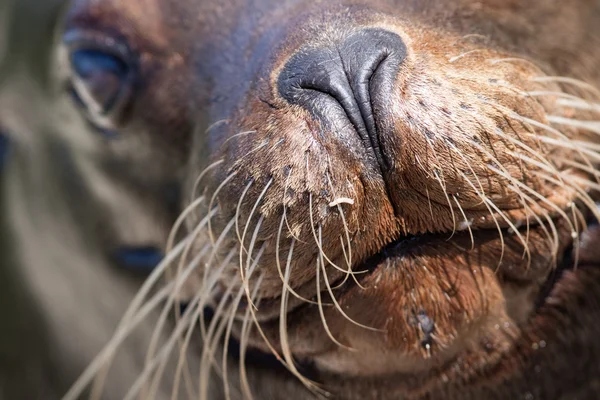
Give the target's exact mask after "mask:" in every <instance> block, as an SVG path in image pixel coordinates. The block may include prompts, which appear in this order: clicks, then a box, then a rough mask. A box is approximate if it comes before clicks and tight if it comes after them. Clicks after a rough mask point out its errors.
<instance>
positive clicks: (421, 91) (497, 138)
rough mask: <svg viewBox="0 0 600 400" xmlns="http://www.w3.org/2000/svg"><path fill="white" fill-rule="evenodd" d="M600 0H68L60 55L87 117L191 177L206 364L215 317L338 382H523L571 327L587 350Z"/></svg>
mask: <svg viewBox="0 0 600 400" xmlns="http://www.w3.org/2000/svg"><path fill="white" fill-rule="evenodd" d="M599 16H600V9H599V7H598V5H597V4H596V3H595V2H593V1H586V0H580V1H578V4H577V5H573V4H563V3H562V2H558V1H549V2H544V3H543V4H530V3H528V2H525V1H497V0H486V1H479V2H472V1H460V0H454V1H450V2H448V1H435V0H432V1H401V0H372V1H366V0H364V1H337V2H333V3H332V2H329V1H305V0H297V1H280V0H278V1H275V0H256V1H243V0H231V1H227V2H225V3H222V2H211V1H200V0H182V1H178V2H174V1H168V0H127V1H124V0H76V1H74V2H73V3H72V4H71V5H70V6H69V7H68V9H67V12H66V16H65V22H64V26H63V31H62V34H61V39H60V40H61V45H60V48H61V51H60V55H59V57H58V59H59V65H60V66H61V67H62V68H61V69H60V73H59V76H61V77H63V78H64V79H63V80H61V81H60V82H61V85H62V87H65V88H67V91H69V92H70V93H71V94H72V96H73V98H74V99H75V102H74V103H75V104H74V106H73V107H72V108H73V109H76V108H79V113H80V114H81V115H82V117H83V119H85V120H86V121H87V123H88V126H89V129H88V130H87V131H86V132H78V133H77V134H78V135H81V134H84V133H85V134H93V133H92V131H96V133H99V134H100V135H97V136H95V139H94V140H97V141H102V143H103V146H104V147H103V150H102V151H103V152H105V153H109V154H110V157H112V158H113V159H122V160H127V165H128V168H129V170H128V171H127V174H128V175H131V176H133V177H134V179H143V181H144V182H149V184H151V183H152V182H157V181H161V182H162V181H174V182H177V183H178V185H180V187H181V188H182V193H183V195H184V201H183V202H182V209H184V211H183V213H182V214H181V217H180V218H179V219H178V220H177V222H176V224H175V229H174V231H173V234H172V235H171V237H170V240H169V243H168V248H169V249H171V250H172V252H171V254H173V257H175V256H177V257H179V263H176V264H177V265H178V267H173V266H171V268H170V269H169V270H168V271H169V275H170V277H171V280H170V281H169V282H170V284H171V285H172V288H173V293H175V294H176V297H177V299H178V301H181V302H185V303H186V304H187V305H188V308H187V310H186V311H185V313H184V316H183V317H182V318H181V319H180V320H178V321H179V322H178V323H177V324H176V326H177V327H181V326H188V325H190V322H189V321H194V320H195V317H194V316H195V315H196V316H197V314H195V313H196V312H197V313H200V312H201V310H203V309H204V308H205V307H209V308H211V309H212V310H213V312H214V316H213V318H212V320H211V323H210V324H209V326H207V327H205V330H204V333H205V334H206V336H205V346H204V350H202V351H201V353H202V359H203V360H204V361H205V362H203V368H205V369H207V368H210V367H211V360H212V358H213V355H212V354H211V352H214V348H215V347H216V344H217V343H218V339H219V338H220V337H221V336H224V337H225V339H224V340H225V341H226V342H227V343H228V342H230V341H231V340H233V339H231V340H230V337H233V338H234V339H235V340H238V341H239V342H241V349H242V355H241V359H242V361H241V365H242V366H243V365H244V357H245V356H244V354H245V351H246V349H248V348H251V349H255V350H259V351H262V352H265V353H270V354H274V355H275V356H276V357H277V358H278V359H279V360H280V361H281V363H282V365H284V366H285V368H287V369H288V370H289V371H290V372H291V374H292V375H294V376H295V378H297V380H298V382H299V384H304V385H305V386H307V387H309V388H310V389H311V390H313V391H314V392H319V393H323V392H331V393H334V394H338V395H340V396H341V397H344V398H351V397H353V396H358V397H361V398H362V396H371V397H375V398H377V397H382V396H383V397H386V396H388V397H389V396H392V397H396V396H404V397H405V396H415V397H418V396H428V395H429V396H432V395H434V394H435V393H438V395H439V393H446V394H447V395H448V396H450V397H449V398H461V396H464V397H465V398H466V397H468V395H469V393H471V394H473V393H481V392H477V390H483V391H485V390H489V388H495V387H502V388H504V389H503V390H504V392H502V393H505V394H506V393H511V394H514V393H523V391H524V390H525V389H526V388H533V389H531V390H533V391H534V392H535V393H538V394H539V393H546V391H547V390H549V389H548V388H549V387H550V386H549V385H552V377H555V376H557V375H556V374H557V373H558V374H560V371H563V372H564V371H565V370H567V369H569V368H571V366H570V365H571V364H570V361H568V360H570V359H569V352H570V351H571V350H572V348H571V347H569V346H571V344H572V343H574V342H575V343H579V344H580V345H581V346H584V347H586V348H587V349H588V350H589V354H592V355H593V354H595V355H598V352H599V351H600V350H599V347H598V345H597V344H595V343H594V344H591V343H592V341H591V340H587V339H585V338H586V337H589V338H591V337H592V336H593V335H591V334H589V333H588V332H598V329H599V327H598V326H597V324H596V326H586V322H584V321H588V320H589V319H586V318H588V317H589V318H592V317H593V315H594V314H593V313H594V311H593V309H594V306H597V305H598V304H600V303H599V302H598V290H597V289H598V285H599V283H598V282H599V281H598V278H599V276H600V275H598V272H597V271H595V270H594V269H592V268H586V267H590V266H594V265H595V264H597V261H598V258H597V257H595V256H594V252H593V251H591V250H592V249H591V248H590V245H589V243H591V242H593V238H594V237H595V233H594V228H590V229H588V227H587V225H586V224H587V222H588V221H591V220H595V219H596V218H597V216H598V211H597V210H596V206H595V200H594V191H595V189H596V188H597V187H598V186H597V175H598V172H597V166H598V160H599V157H598V153H597V151H598V144H597V141H598V139H597V136H596V135H597V132H598V127H597V123H595V122H594V118H597V113H598V110H599V109H598V105H597V103H596V102H597V101H598V96H599V93H598V91H597V90H596V89H594V87H593V85H597V84H598V83H600V82H599V78H600V76H599V75H598V72H597V62H598V60H599V59H600V54H599V50H598V49H599V48H600V47H599V46H598V45H599V44H600V32H599V31H598V29H597V24H595V23H594V21H597V18H598V17H599ZM585 82H587V83H585ZM102 135H103V136H102ZM67 140H74V139H72V138H68V139H67ZM178 235H179V236H178ZM176 238H181V240H182V241H181V242H180V243H181V244H180V245H179V246H175V245H173V244H174V243H175V239H176ZM165 265H166V264H165ZM575 267H577V269H575ZM163 268H166V266H163ZM567 270H568V271H567ZM565 271H566V272H565ZM561 274H562V276H561ZM596 314H597V312H596ZM582 315H583V316H587V317H585V318H584V317H581V316H582ZM186 318H187V319H186ZM186 321H187V322H186ZM182 324H183V325H182ZM185 324H187V325H185ZM584 332H585V333H584ZM206 343H208V344H210V346H208V345H206ZM540 347H542V348H544V350H543V351H538V352H536V351H537V350H539V349H540ZM546 347H548V348H551V351H552V354H553V356H548V353H549V352H550V350H549V349H546ZM207 349H208V350H207ZM539 353H542V355H539ZM590 357H591V356H590ZM540 360H542V361H540ZM550 360H557V361H552V362H551V361H550ZM562 360H565V361H562ZM536 363H541V364H539V365H542V367H543V368H546V369H545V370H543V371H542V372H541V373H540V375H539V376H540V377H538V378H531V374H530V373H529V372H528V371H529V368H532V366H533V365H537V364H536ZM550 364H552V365H550ZM594 368H596V369H597V367H594ZM242 370H243V371H242V374H241V376H242V378H241V383H240V385H241V387H242V391H244V393H245V394H246V395H248V394H249V393H250V392H251V388H252V386H253V383H252V382H250V383H248V381H247V379H248V378H247V377H246V376H245V372H244V368H242ZM307 371H310V373H308V372H307ZM557 371H558V372H557ZM580 372H583V370H581V371H580ZM266 373H267V372H265V374H266ZM532 374H533V373H532ZM585 374H587V375H585V376H587V377H591V376H592V375H590V374H591V372H589V371H586V372H585ZM309 375H310V376H309ZM542 376H543V378H542ZM205 378H206V377H205ZM205 380H206V379H205ZM578 382H580V381H578ZM206 385H207V383H206V381H204V383H203V384H201V387H204V388H206ZM573 385H577V384H575V383H574V384H573ZM572 389H573V388H572V387H569V388H566V387H565V390H572ZM499 393H500V392H499ZM527 393H529V392H527ZM473 396H476V395H475V394H473Z"/></svg>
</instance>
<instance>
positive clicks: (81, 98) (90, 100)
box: [63, 29, 138, 129]
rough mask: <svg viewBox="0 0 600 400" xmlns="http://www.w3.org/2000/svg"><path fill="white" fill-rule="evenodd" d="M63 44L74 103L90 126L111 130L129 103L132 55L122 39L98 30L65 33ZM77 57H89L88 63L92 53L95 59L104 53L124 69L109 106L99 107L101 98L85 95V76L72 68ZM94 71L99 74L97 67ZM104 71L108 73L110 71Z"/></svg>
mask: <svg viewBox="0 0 600 400" xmlns="http://www.w3.org/2000/svg"><path fill="white" fill-rule="evenodd" d="M63 43H64V45H65V47H66V49H67V54H68V65H69V68H70V69H71V74H70V76H71V87H72V88H73V89H72V90H73V93H74V94H75V95H76V96H77V98H76V99H75V100H76V102H77V103H79V104H80V105H81V104H82V103H83V104H82V105H83V107H82V108H83V109H85V111H86V114H87V115H86V117H87V118H88V120H90V122H92V124H93V125H96V126H97V127H99V128H101V129H113V128H114V124H115V122H116V121H115V120H117V119H120V118H121V117H122V111H123V109H124V108H125V106H127V105H128V104H129V103H130V101H131V100H132V95H133V92H134V87H135V84H136V81H137V75H138V65H137V57H135V56H134V54H133V52H132V51H131V50H130V49H129V47H128V46H127V43H126V42H125V41H124V40H121V39H117V38H114V37H112V36H110V35H107V34H105V33H102V32H98V31H87V30H80V29H72V30H69V31H67V32H66V33H65V34H64V35H63ZM81 54H87V55H88V56H89V55H92V56H91V57H88V58H89V60H91V61H92V62H93V61H94V60H93V58H94V57H93V55H94V54H96V55H97V56H98V55H102V54H104V55H106V56H107V58H110V57H114V59H115V60H114V61H115V62H116V63H121V64H122V65H123V66H124V68H123V71H124V72H125V73H124V75H123V76H122V77H119V78H120V79H121V81H120V83H119V84H120V88H118V90H117V91H116V92H115V98H114V101H111V102H110V104H102V101H101V100H102V99H97V98H94V96H93V95H90V94H93V92H92V93H90V92H89V90H88V89H89V87H86V82H85V80H82V78H83V79H84V78H85V76H84V75H82V74H81V73H80V72H81V71H78V70H77V67H76V66H74V65H73V63H74V62H75V59H76V57H77V56H78V55H81ZM98 59H99V58H98ZM89 60H88V61H89ZM92 67H93V65H92ZM98 70H99V71H100V72H102V69H101V68H99V69H98ZM107 71H108V72H111V71H110V69H107ZM100 77H101V75H100ZM100 83H101V82H100ZM99 100H100V101H99Z"/></svg>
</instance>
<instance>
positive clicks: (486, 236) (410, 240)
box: [232, 227, 573, 368]
mask: <svg viewBox="0 0 600 400" xmlns="http://www.w3.org/2000/svg"><path fill="white" fill-rule="evenodd" d="M535 228H536V227H530V229H535ZM520 229H523V230H524V229H526V228H524V227H522V228H520ZM502 232H503V234H504V235H509V234H510V233H509V229H507V228H504V229H502ZM497 239H498V231H497V230H493V229H481V230H478V231H477V232H475V242H476V244H477V245H482V246H484V245H485V244H486V243H487V242H493V241H494V240H497ZM562 239H563V240H562V241H561V244H562V246H563V247H562V248H561V249H562V251H561V255H562V254H563V253H564V254H565V256H564V257H560V256H559V260H560V259H561V258H562V261H561V262H560V263H559V264H558V266H557V267H556V269H555V270H551V271H550V272H548V271H546V275H544V283H543V284H542V285H541V286H540V289H539V294H538V297H537V302H536V303H535V306H536V307H535V308H534V313H536V312H537V310H538V309H539V308H540V307H541V306H543V305H544V304H545V303H546V301H547V300H548V299H549V298H552V293H553V292H554V290H555V288H556V287H557V286H560V283H561V280H562V276H563V274H564V272H566V271H570V270H572V269H573V268H572V265H571V261H572V259H571V258H570V257H569V254H570V251H571V248H572V243H571V242H572V239H571V237H570V235H564V236H563V237H562ZM566 241H569V243H566ZM440 243H446V245H448V246H454V247H456V248H457V252H460V251H468V248H469V246H470V245H471V239H470V235H469V233H468V232H466V231H463V232H456V233H455V234H454V235H452V237H451V238H450V234H449V233H437V234H423V235H410V236H405V237H402V238H401V239H399V240H396V241H393V242H392V243H390V244H388V245H386V246H385V247H384V248H383V249H382V250H381V251H379V252H378V253H376V254H374V255H372V256H370V257H368V258H367V259H366V260H364V261H363V262H362V263H360V264H358V265H357V266H356V267H355V268H354V270H355V271H365V272H364V273H362V274H357V275H356V278H357V280H358V282H359V283H361V282H363V281H365V280H367V279H368V278H372V277H373V276H374V275H375V274H377V273H378V272H379V271H380V269H381V268H382V267H383V266H385V265H386V263H387V261H388V260H390V259H401V258H403V257H411V256H415V255H416V254H417V255H418V254H419V253H420V252H425V253H426V252H428V251H432V249H435V248H436V244H440ZM417 257H418V256H417ZM536 279H538V280H539V277H537V278H533V277H532V278H531V279H529V278H527V279H522V280H518V279H515V280H513V281H512V282H513V283H514V282H517V283H518V284H519V285H523V284H526V285H527V284H530V283H534V282H535V281H536ZM506 281H507V282H508V283H509V284H510V282H511V280H510V279H507V280H506ZM336 283H340V282H339V281H338V282H336ZM310 289H312V292H311V291H310ZM360 290H361V288H360V287H359V286H358V285H355V284H351V283H347V284H345V285H342V286H341V287H338V288H337V289H336V291H335V294H336V297H337V298H338V299H340V298H343V297H345V296H349V297H352V295H353V293H359V291H360ZM297 292H298V293H300V294H301V295H306V294H308V295H307V296H306V298H308V299H311V300H313V301H316V299H317V296H316V294H315V292H314V282H312V283H310V284H307V285H304V286H303V287H301V288H299V289H297ZM325 293H326V292H322V293H321V295H322V297H324V298H325V299H327V298H328V297H326V296H327V294H325ZM293 299H294V300H295V301H292V300H293ZM289 300H290V305H289V307H288V309H287V320H288V324H289V326H290V327H292V326H293V328H292V329H296V330H297V329H298V328H299V327H303V328H304V329H305V328H309V327H311V326H314V325H318V324H320V323H321V319H320V318H319V316H318V314H317V307H315V306H313V305H312V304H310V303H306V302H303V301H301V300H298V299H295V298H294V297H292V296H290V299H289ZM280 301H281V299H280V298H273V299H264V300H261V303H260V309H259V311H257V314H256V315H257V319H258V320H259V322H260V324H261V328H262V330H263V331H264V332H265V333H266V335H267V337H268V338H269V340H270V341H271V343H272V344H273V345H274V346H275V348H276V349H277V348H278V347H279V346H278V343H279V342H278V332H279V318H280V307H281V302H280ZM247 306H248V305H247V304H246V305H245V306H242V307H240V308H239V310H238V316H239V317H240V318H239V319H240V320H241V318H242V315H243V314H244V309H245V307H247ZM533 316H534V315H532V317H533ZM234 336H239V331H238V330H237V329H236V328H234ZM323 342H324V343H319V344H314V343H311V344H310V345H306V346H304V345H300V346H299V347H296V348H293V349H292V351H293V353H294V354H295V355H296V356H297V357H298V359H299V360H309V364H307V365H310V360H311V359H312V358H313V357H316V356H318V355H319V354H323V353H327V352H329V351H331V349H332V347H331V345H332V343H330V342H327V340H325V341H323ZM248 343H249V348H248V350H249V351H250V350H251V353H249V356H248V360H250V362H252V361H251V359H255V361H256V362H257V363H258V364H261V365H263V364H265V363H266V364H268V365H272V364H279V361H277V357H276V356H274V355H271V354H270V351H269V349H268V347H265V345H264V343H263V339H262V338H261V337H258V335H257V336H256V337H252V338H250V340H249V342H248ZM235 345H236V342H233V344H232V346H234V347H235ZM278 351H279V350H278ZM273 361H275V362H274V363H273ZM307 368H308V367H307Z"/></svg>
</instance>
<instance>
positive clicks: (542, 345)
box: [540, 340, 546, 349]
mask: <svg viewBox="0 0 600 400" xmlns="http://www.w3.org/2000/svg"><path fill="white" fill-rule="evenodd" d="M544 347H546V341H545V340H540V348H541V349H543V348H544Z"/></svg>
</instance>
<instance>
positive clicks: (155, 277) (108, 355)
mask: <svg viewBox="0 0 600 400" xmlns="http://www.w3.org/2000/svg"><path fill="white" fill-rule="evenodd" d="M188 242H189V237H188V238H184V239H183V240H182V241H181V242H180V243H179V244H178V245H177V246H175V247H174V248H173V250H172V251H170V252H169V253H167V254H166V255H165V258H164V259H163V260H162V261H161V262H160V263H159V264H158V266H157V267H156V268H155V269H154V271H152V273H151V274H150V276H148V278H147V279H146V281H145V282H144V283H143V284H142V287H141V288H140V289H139V290H138V292H137V294H136V295H135V297H134V298H133V300H132V301H131V303H130V304H129V307H128V308H127V310H126V311H125V314H124V315H123V318H121V321H120V322H119V324H118V326H117V328H116V330H115V334H114V335H113V337H112V338H111V340H110V341H109V342H108V343H107V344H106V345H105V347H104V348H103V349H102V351H101V352H100V353H99V354H98V355H97V356H96V357H95V358H94V360H92V362H91V363H90V364H89V365H88V366H87V368H86V369H85V370H84V371H83V373H82V374H81V375H80V376H79V378H77V380H76V381H75V382H74V383H73V385H72V386H71V388H70V389H69V391H68V392H67V393H66V394H65V396H64V397H63V399H64V400H76V399H78V398H79V397H80V396H81V394H82V393H83V391H84V390H85V388H86V387H87V385H89V384H90V382H91V381H92V380H93V379H94V376H95V375H96V374H97V373H98V372H99V370H100V369H101V368H106V369H108V368H110V367H109V364H110V362H111V359H112V356H113V354H114V352H115V351H116V349H117V348H118V346H119V345H120V344H121V342H122V341H123V340H124V339H125V338H126V336H127V335H128V334H129V332H130V331H131V330H133V328H134V327H135V326H137V325H138V324H139V323H141V322H142V320H143V318H142V319H140V318H138V316H139V315H140V313H141V311H140V312H138V310H140V307H142V303H143V302H144V301H145V299H146V297H147V295H148V293H149V292H150V291H151V290H152V288H153V287H154V285H155V284H156V283H157V282H158V281H159V279H160V278H161V277H162V275H163V273H164V272H165V270H166V269H167V268H168V267H169V265H170V264H171V263H172V262H173V261H174V260H175V259H176V258H177V257H179V255H180V254H181V253H182V252H183V249H184V248H185V246H186V245H187V243H188ZM161 293H162V292H161ZM155 299H156V296H155ZM150 301H153V300H150ZM150 301H148V302H150ZM158 304H160V303H159V302H157V303H156V305H158ZM143 310H144V311H146V312H147V313H149V312H150V311H151V310H152V309H150V310H148V309H147V307H145V306H144V307H143ZM136 312H138V313H137V314H136ZM146 315H147V314H146ZM134 322H135V323H134ZM100 380H101V381H102V380H103V379H100ZM99 386H100V387H101V386H103V385H102V384H100V385H99ZM97 390H100V389H97Z"/></svg>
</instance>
